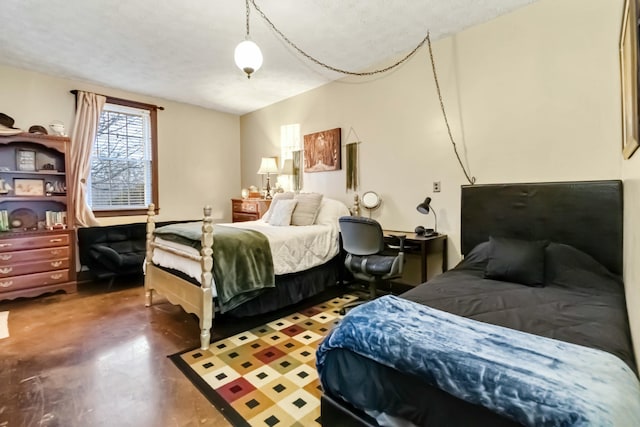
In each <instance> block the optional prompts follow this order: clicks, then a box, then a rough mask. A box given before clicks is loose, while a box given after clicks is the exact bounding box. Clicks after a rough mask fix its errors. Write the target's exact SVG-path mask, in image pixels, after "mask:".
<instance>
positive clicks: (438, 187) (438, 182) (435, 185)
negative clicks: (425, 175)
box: [433, 181, 440, 193]
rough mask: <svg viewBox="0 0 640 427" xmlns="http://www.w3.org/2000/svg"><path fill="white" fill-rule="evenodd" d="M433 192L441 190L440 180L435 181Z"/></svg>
mask: <svg viewBox="0 0 640 427" xmlns="http://www.w3.org/2000/svg"><path fill="white" fill-rule="evenodd" d="M433 192H434V193H439V192H440V181H433Z"/></svg>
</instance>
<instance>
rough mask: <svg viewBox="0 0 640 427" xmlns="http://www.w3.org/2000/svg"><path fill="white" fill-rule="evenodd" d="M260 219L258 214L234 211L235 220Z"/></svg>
mask: <svg viewBox="0 0 640 427" xmlns="http://www.w3.org/2000/svg"><path fill="white" fill-rule="evenodd" d="M257 219H258V214H248V213H243V212H234V213H233V219H232V220H233V222H242V221H255V220H257Z"/></svg>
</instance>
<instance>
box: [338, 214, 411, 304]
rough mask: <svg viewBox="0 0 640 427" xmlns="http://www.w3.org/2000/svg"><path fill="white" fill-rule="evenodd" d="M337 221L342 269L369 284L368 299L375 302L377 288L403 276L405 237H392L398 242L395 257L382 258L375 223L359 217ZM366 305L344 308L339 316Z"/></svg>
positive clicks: (379, 230) (381, 243)
mask: <svg viewBox="0 0 640 427" xmlns="http://www.w3.org/2000/svg"><path fill="white" fill-rule="evenodd" d="M338 221H339V224H340V233H341V234H342V246H343V248H344V250H345V252H346V253H347V256H346V258H345V261H344V265H345V267H346V268H347V270H349V271H350V272H351V273H352V274H353V276H354V277H355V278H356V279H360V280H364V281H366V282H369V299H374V298H375V297H376V289H377V287H378V284H380V283H382V282H384V281H386V280H390V279H393V278H396V277H400V276H401V275H402V265H403V264H404V239H405V236H395V237H397V238H398V239H399V241H400V242H399V243H400V245H399V246H400V248H399V250H398V252H397V253H396V254H395V255H383V254H382V252H383V251H384V249H385V244H384V234H383V233H382V227H381V226H380V223H378V221H376V220H374V219H369V218H364V217H358V216H343V217H340V218H339V220H338ZM365 302H367V301H366V300H365V301H356V302H353V303H349V304H345V305H344V307H343V308H342V309H341V310H340V314H344V313H345V312H346V309H348V308H352V307H354V306H356V305H359V304H362V303H365Z"/></svg>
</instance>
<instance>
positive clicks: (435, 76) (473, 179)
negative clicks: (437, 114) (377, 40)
mask: <svg viewBox="0 0 640 427" xmlns="http://www.w3.org/2000/svg"><path fill="white" fill-rule="evenodd" d="M427 46H429V58H430V59H431V69H432V70H433V80H434V81H435V83H436V90H437V91H438V99H439V100H440V109H441V110H442V116H443V117H444V123H445V124H446V125H447V132H448V133H449V140H450V141H451V145H452V146H453V152H454V153H455V154H456V158H457V159H458V163H460V167H461V168H462V172H464V176H465V177H467V181H469V184H471V185H473V184H475V183H476V177H475V176H469V173H467V169H466V168H465V167H464V164H463V163H462V160H461V159H460V154H458V148H457V147H456V143H455V142H454V140H453V135H452V134H451V127H450V126H449V120H448V119H447V113H446V111H445V109H444V102H442V93H441V92H440V83H439V82H438V74H437V73H436V63H435V61H434V60H433V49H432V48H431V38H430V37H429V33H427Z"/></svg>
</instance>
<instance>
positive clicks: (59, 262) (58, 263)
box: [51, 261, 62, 267]
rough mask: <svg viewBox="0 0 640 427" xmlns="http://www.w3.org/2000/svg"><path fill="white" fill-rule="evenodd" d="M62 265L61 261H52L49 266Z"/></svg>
mask: <svg viewBox="0 0 640 427" xmlns="http://www.w3.org/2000/svg"><path fill="white" fill-rule="evenodd" d="M61 265H62V261H52V262H51V267H60V266H61Z"/></svg>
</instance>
